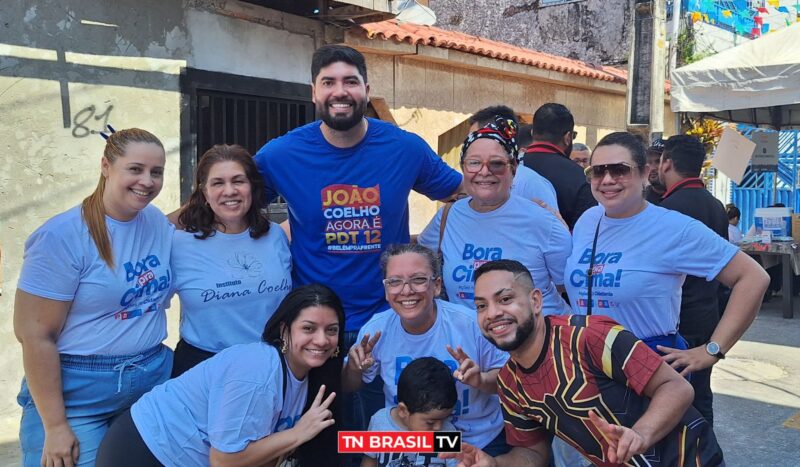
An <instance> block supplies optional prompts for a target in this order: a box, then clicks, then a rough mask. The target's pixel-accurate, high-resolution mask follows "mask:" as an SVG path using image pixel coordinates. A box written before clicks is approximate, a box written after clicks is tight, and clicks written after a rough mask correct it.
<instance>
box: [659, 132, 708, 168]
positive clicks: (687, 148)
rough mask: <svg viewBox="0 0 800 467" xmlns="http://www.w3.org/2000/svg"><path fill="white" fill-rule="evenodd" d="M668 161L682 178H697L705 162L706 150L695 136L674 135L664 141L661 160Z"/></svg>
mask: <svg viewBox="0 0 800 467" xmlns="http://www.w3.org/2000/svg"><path fill="white" fill-rule="evenodd" d="M667 159H670V160H671V161H672V166H673V167H675V171H676V172H678V174H680V175H681V176H683V177H699V176H700V171H701V170H702V169H703V161H705V160H706V149H705V147H703V143H701V142H700V140H699V139H698V138H697V137H696V136H689V135H675V136H671V137H670V138H669V139H667V140H666V141H664V152H663V153H662V154H661V160H663V161H665V160H667Z"/></svg>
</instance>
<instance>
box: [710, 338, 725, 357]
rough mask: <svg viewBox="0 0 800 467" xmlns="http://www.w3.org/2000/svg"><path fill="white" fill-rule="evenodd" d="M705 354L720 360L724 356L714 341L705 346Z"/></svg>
mask: <svg viewBox="0 0 800 467" xmlns="http://www.w3.org/2000/svg"><path fill="white" fill-rule="evenodd" d="M706 352H707V353H708V354H709V355H711V356H712V357H717V358H718V359H720V360H722V359H724V358H725V354H724V353H722V350H720V348H719V344H717V343H716V342H714V341H711V342H709V343H708V344H706Z"/></svg>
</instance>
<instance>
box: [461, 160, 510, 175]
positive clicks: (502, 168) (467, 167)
mask: <svg viewBox="0 0 800 467" xmlns="http://www.w3.org/2000/svg"><path fill="white" fill-rule="evenodd" d="M484 165H485V166H486V167H487V168H488V169H489V172H491V173H492V175H503V174H504V173H506V170H508V166H509V165H511V162H510V161H503V160H500V159H492V160H490V161H488V162H483V161H480V160H478V159H466V160H465V161H464V172H467V173H470V174H476V173H478V172H480V171H481V170H483V166H484Z"/></svg>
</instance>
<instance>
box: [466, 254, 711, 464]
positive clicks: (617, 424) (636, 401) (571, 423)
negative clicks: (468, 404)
mask: <svg viewBox="0 0 800 467" xmlns="http://www.w3.org/2000/svg"><path fill="white" fill-rule="evenodd" d="M475 304H476V306H477V311H478V323H479V325H480V327H481V330H482V332H483V334H484V336H486V338H487V339H489V341H491V342H492V343H493V344H494V345H496V346H497V347H498V348H500V349H502V350H506V351H508V352H509V353H510V354H511V359H510V360H509V361H508V363H506V365H505V366H504V367H503V368H502V369H501V370H500V374H499V377H498V392H499V394H500V400H501V403H502V406H503V415H504V418H505V427H506V438H507V440H508V443H509V444H510V445H512V446H513V447H514V448H513V449H512V451H511V452H510V453H508V454H506V455H504V456H500V457H497V458H491V457H489V456H487V455H486V454H485V453H483V452H482V451H480V450H479V449H477V448H475V447H473V446H469V445H467V446H465V447H463V449H462V453H461V454H459V455H458V458H459V460H460V461H461V464H460V465H466V466H481V467H483V466H487V467H488V466H495V465H502V466H517V465H526V466H527V465H541V466H546V465H547V461H548V446H549V445H550V441H551V439H552V436H553V435H556V436H558V437H559V438H561V439H563V440H564V441H566V442H567V443H569V444H570V445H572V446H574V447H575V448H576V449H578V451H579V452H580V453H581V454H582V455H583V456H584V457H586V459H587V460H588V461H590V462H592V463H593V464H595V465H598V466H611V465H617V464H625V465H632V466H685V465H691V466H694V465H698V466H699V465H703V466H712V465H724V461H723V459H722V451H721V450H720V448H719V445H718V444H717V441H716V438H715V437H714V433H713V431H712V430H711V427H710V426H709V424H708V423H707V422H706V421H705V419H703V417H702V416H701V415H700V414H699V413H698V412H697V410H695V409H694V408H692V407H690V403H691V401H692V397H693V395H692V387H691V386H690V385H689V383H688V382H686V380H685V379H683V378H681V377H680V375H678V373H676V372H675V371H674V370H673V369H672V368H670V367H669V366H668V365H667V364H666V363H663V362H662V361H661V359H660V358H659V357H658V356H657V355H656V354H655V353H654V352H652V351H651V350H650V349H648V348H647V346H646V345H644V343H642V342H641V341H639V340H638V339H636V337H635V336H634V335H633V334H631V333H630V332H628V331H626V330H625V329H623V328H622V327H621V326H620V325H618V324H617V323H616V322H614V321H613V320H611V319H610V318H607V317H604V316H548V317H544V316H542V314H541V307H542V295H541V292H540V291H539V290H537V289H536V288H534V285H533V280H532V279H531V276H530V273H529V272H528V270H527V269H526V268H525V267H524V266H523V265H522V264H520V263H519V262H517V261H513V260H499V261H492V262H489V263H486V264H484V265H482V266H481V267H480V268H478V269H477V270H476V271H475Z"/></svg>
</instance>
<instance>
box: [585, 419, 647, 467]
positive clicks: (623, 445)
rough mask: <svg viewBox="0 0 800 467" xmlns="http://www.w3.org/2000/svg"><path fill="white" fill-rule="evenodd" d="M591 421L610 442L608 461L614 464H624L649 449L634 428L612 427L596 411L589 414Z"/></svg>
mask: <svg viewBox="0 0 800 467" xmlns="http://www.w3.org/2000/svg"><path fill="white" fill-rule="evenodd" d="M589 419H591V421H592V423H594V425H595V426H596V427H597V428H598V429H599V430H600V431H601V432H602V433H603V435H604V436H605V437H606V439H607V440H608V444H609V447H608V454H607V456H608V461H609V462H611V463H613V464H624V463H626V462H628V461H629V460H630V459H631V457H633V456H635V455H636V454H641V453H643V452H644V451H645V449H647V443H646V441H645V439H644V437H643V436H642V435H640V434H639V433H637V432H636V431H634V430H633V429H632V428H628V427H624V426H621V425H612V424H610V423H608V422H607V421H605V420H604V419H603V418H601V417H600V416H599V415H597V413H595V411H594V410H592V411H591V412H589Z"/></svg>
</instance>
